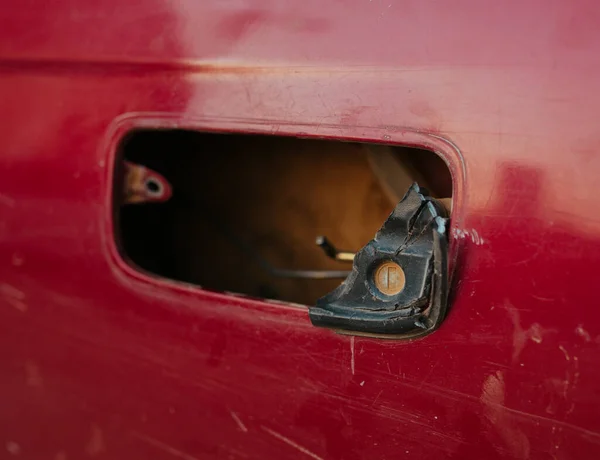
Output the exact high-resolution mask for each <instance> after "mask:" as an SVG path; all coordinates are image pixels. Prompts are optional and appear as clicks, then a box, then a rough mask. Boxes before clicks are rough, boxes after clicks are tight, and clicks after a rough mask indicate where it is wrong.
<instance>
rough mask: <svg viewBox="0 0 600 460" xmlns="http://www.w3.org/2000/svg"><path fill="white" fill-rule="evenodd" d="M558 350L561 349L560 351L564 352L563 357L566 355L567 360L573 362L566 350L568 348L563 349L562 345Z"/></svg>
mask: <svg viewBox="0 0 600 460" xmlns="http://www.w3.org/2000/svg"><path fill="white" fill-rule="evenodd" d="M558 348H559V350H560V351H562V352H563V355H565V359H566V360H567V361H570V360H571V357H570V356H569V352H568V351H567V350H566V348H565V347H563V346H562V345H559V346H558Z"/></svg>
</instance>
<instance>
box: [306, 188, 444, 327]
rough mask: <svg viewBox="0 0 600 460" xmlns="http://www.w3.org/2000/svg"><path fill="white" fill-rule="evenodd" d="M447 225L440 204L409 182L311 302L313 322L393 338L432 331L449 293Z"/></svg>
mask: <svg viewBox="0 0 600 460" xmlns="http://www.w3.org/2000/svg"><path fill="white" fill-rule="evenodd" d="M446 226H447V219H446V218H445V210H444V207H443V206H442V205H441V204H440V203H438V202H437V201H436V200H435V199H434V198H431V197H430V196H428V195H427V192H426V191H425V190H424V189H421V188H420V187H419V186H418V185H417V184H413V185H412V186H411V187H410V188H409V190H408V192H407V193H406V195H405V196H404V198H402V200H401V201H400V202H399V203H398V204H397V205H396V208H395V209H394V211H393V212H392V214H391V215H390V216H389V217H388V219H387V220H386V221H385V223H384V224H383V226H382V227H381V228H380V229H379V231H378V232H377V234H376V235H375V238H374V239H373V240H371V241H370V242H369V243H368V244H367V245H366V246H365V247H363V248H362V249H361V250H360V251H359V252H357V253H356V256H355V257H354V262H353V266H352V271H351V272H350V275H348V277H347V278H346V280H345V281H344V282H343V283H342V284H341V285H340V286H339V287H338V288H336V289H335V290H334V291H332V292H330V293H329V294H327V295H326V296H324V297H322V298H321V299H319V300H318V301H317V304H316V305H315V306H314V307H311V308H310V310H309V315H310V319H311V321H312V323H313V324H314V325H315V326H320V327H328V328H332V329H337V330H339V331H345V332H347V333H352V334H361V335H375V336H385V337H394V338H413V337H417V336H421V335H425V334H428V333H430V332H432V331H434V330H435V329H436V328H437V327H438V326H439V324H440V323H441V321H442V320H443V319H444V316H445V313H446V304H447V296H448V262H447V231H446Z"/></svg>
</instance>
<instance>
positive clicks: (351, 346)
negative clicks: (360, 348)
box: [350, 336, 355, 375]
mask: <svg viewBox="0 0 600 460" xmlns="http://www.w3.org/2000/svg"><path fill="white" fill-rule="evenodd" d="M350 369H351V370H352V375H354V370H355V368H354V336H351V337H350Z"/></svg>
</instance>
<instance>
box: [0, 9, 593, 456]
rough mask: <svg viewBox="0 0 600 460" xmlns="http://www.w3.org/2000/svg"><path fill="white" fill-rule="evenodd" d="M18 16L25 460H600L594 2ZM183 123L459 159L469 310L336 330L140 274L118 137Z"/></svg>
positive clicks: (9, 387)
mask: <svg viewBox="0 0 600 460" xmlns="http://www.w3.org/2000/svg"><path fill="white" fill-rule="evenodd" d="M0 11H1V12H2V14H1V15H0V36H1V37H2V39H1V40H0V101H1V102H2V104H1V107H2V108H3V112H2V122H1V123H0V132H1V134H2V135H1V139H2V147H1V149H0V151H1V153H0V375H1V378H0V390H1V393H0V394H1V396H0V398H1V401H2V403H1V405H0V407H1V408H2V409H1V410H0V451H3V454H2V456H3V458H12V456H15V457H16V458H31V459H38V458H39V459H42V458H44V459H48V458H50V459H55V460H67V459H76V458H87V457H90V458H114V459H131V458H156V459H160V458H165V459H169V458H182V459H187V460H193V459H201V458H202V459H203V458H231V459H233V458H260V459H266V458H273V459H281V458H298V459H301V458H313V459H330V458H331V459H359V458H373V459H375V458H377V459H384V458H394V459H395V458H404V457H406V458H435V459H438V458H457V459H480V458H519V459H520V458H544V459H545V458H548V459H550V458H564V459H568V458H573V459H582V458H597V457H598V455H599V454H600V447H599V444H600V418H599V417H598V413H599V411H600V399H599V397H598V394H599V385H598V380H597V379H598V378H599V377H600V375H599V373H598V372H597V371H598V369H597V367H596V366H597V363H598V359H597V354H598V351H599V349H598V346H599V338H598V337H600V335H599V334H600V326H598V324H597V323H596V322H595V320H596V319H597V318H598V317H599V315H598V312H597V305H598V301H597V299H596V295H595V291H594V287H595V283H596V282H597V278H598V273H599V271H598V268H597V263H598V260H600V239H597V237H598V236H599V234H600V224H599V223H598V219H597V218H596V217H595V214H596V208H597V206H596V201H597V199H596V195H597V193H596V189H595V183H596V181H597V177H598V174H599V172H600V163H599V160H598V158H599V157H598V155H597V149H598V139H599V135H598V127H597V124H598V123H597V114H598V111H599V109H600V91H599V89H600V88H599V82H600V61H599V60H598V55H599V53H600V34H599V33H598V27H597V25H598V19H600V7H599V6H598V5H597V4H596V3H595V2H592V1H585V0H580V1H574V2H557V1H551V2H548V1H544V2H542V1H534V0H529V1H525V2H509V3H506V2H497V3H493V4H492V3H489V2H485V3H482V2H477V1H473V0H461V1H452V2H434V1H422V2H411V1H393V0H389V1H386V2H382V1H379V0H373V1H330V2H323V1H316V0H306V1H304V2H300V3H297V2H275V1H268V0H248V1H204V2H192V1H181V2H156V1H153V0H142V1H139V2H134V3H127V2H125V3H123V2H117V1H114V0H101V1H98V2H75V3H74V2H69V1H67V0H53V1H51V2H46V3H43V4H42V3H36V2H23V1H22V2H10V3H6V4H4V5H2V6H1V7H0ZM175 128H177V129H184V130H187V131H191V132H221V133H223V132H225V133H238V134H239V133H253V134H262V135H265V136H272V135H274V134H277V135H278V136H284V137H285V136H291V137H299V138H326V139H329V140H332V141H335V140H343V141H354V142H371V143H386V144H390V145H404V146H413V147H415V146H416V147H419V148H425V149H428V150H430V151H433V152H434V153H436V154H437V155H439V156H440V157H441V158H442V159H443V160H444V161H445V162H446V164H447V165H448V167H449V170H450V173H451V174H452V181H453V209H452V218H451V221H450V229H449V234H450V238H449V244H450V252H449V254H450V260H451V266H452V267H451V270H452V278H451V286H450V303H449V312H448V315H447V319H446V320H445V321H444V322H443V323H442V325H441V327H440V328H439V329H438V330H437V331H435V332H433V333H432V334H430V335H427V336H426V337H423V338H420V339H416V340H412V341H401V340H400V341H398V340H386V339H381V338H370V337H362V336H354V335H342V334H337V333H335V332H334V331H331V330H328V329H323V328H317V327H314V326H313V325H311V323H310V320H309V316H308V310H307V308H306V307H305V306H300V305H295V304H288V303H283V302H273V301H266V300H261V299H256V298H247V297H242V296H238V295H233V294H229V293H226V292H215V291H209V290H203V289H202V288H201V287H199V286H196V285H194V284H185V283H181V282H178V281H174V280H171V279H168V278H165V277H159V276H155V275H151V274H148V273H147V272H145V271H141V270H138V269H136V268H134V267H132V266H131V264H129V263H128V262H127V261H126V260H125V259H124V258H123V256H122V254H121V251H120V249H119V247H118V243H117V241H116V240H115V225H116V224H115V218H114V216H115V214H114V209H113V208H114V203H113V200H114V193H113V191H114V187H115V181H114V177H115V175H114V170H115V166H116V165H117V163H118V161H119V160H118V158H119V146H120V145H121V143H122V141H123V139H126V138H127V136H128V135H129V134H130V133H131V132H132V131H135V130H140V129H146V130H151V131H152V130H166V129H175ZM355 186H358V185H356V184H355ZM349 190H351V188H350V189H349ZM340 225H342V224H340ZM232 276H235V274H232Z"/></svg>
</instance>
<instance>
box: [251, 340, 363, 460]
mask: <svg viewBox="0 0 600 460" xmlns="http://www.w3.org/2000/svg"><path fill="white" fill-rule="evenodd" d="M353 338H354V337H353ZM261 428H262V429H263V430H264V431H266V432H267V433H269V434H270V435H271V436H273V437H274V438H277V439H279V440H280V441H283V442H285V443H286V444H287V445H289V446H292V447H293V448H294V449H297V450H299V451H300V452H302V453H303V454H306V455H308V456H309V457H312V458H314V459H316V460H323V457H319V456H318V455H317V454H315V453H314V452H311V451H310V450H308V449H306V448H304V447H302V446H301V445H300V444H297V443H295V442H294V441H292V440H291V439H289V438H286V437H285V436H284V435H282V434H279V433H277V432H276V431H273V430H271V429H270V428H267V427H266V426H261Z"/></svg>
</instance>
